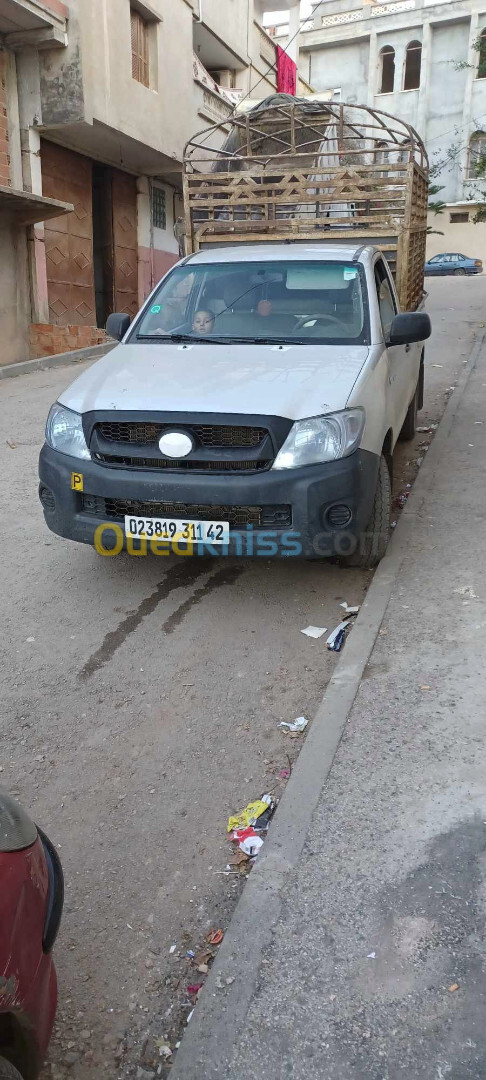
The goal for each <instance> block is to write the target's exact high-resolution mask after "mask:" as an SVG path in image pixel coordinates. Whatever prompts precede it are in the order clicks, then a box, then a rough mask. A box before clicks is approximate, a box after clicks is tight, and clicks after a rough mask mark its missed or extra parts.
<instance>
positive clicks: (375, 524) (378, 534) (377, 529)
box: [342, 454, 392, 569]
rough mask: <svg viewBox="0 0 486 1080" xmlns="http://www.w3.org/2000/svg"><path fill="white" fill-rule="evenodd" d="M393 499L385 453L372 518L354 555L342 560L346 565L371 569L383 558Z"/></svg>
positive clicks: (387, 538) (382, 457) (380, 466)
mask: <svg viewBox="0 0 486 1080" xmlns="http://www.w3.org/2000/svg"><path fill="white" fill-rule="evenodd" d="M391 500H392V492H391V480H390V471H389V468H388V464H387V460H386V458H385V455H384V454H382V455H381V457H380V464H379V466H378V478H377V481H376V491H375V497H374V500H373V509H372V511H371V516H370V520H369V522H368V525H367V527H366V529H365V532H364V534H363V536H362V537H361V542H360V544H359V547H358V548H357V549H356V551H355V552H354V553H353V555H349V556H348V558H346V559H343V560H342V562H343V563H344V565H345V566H360V567H363V568H364V569H369V568H371V567H373V566H376V565H377V564H378V563H379V562H380V559H382V558H383V556H384V554H385V551H386V549H387V544H388V540H389V536H390V514H391Z"/></svg>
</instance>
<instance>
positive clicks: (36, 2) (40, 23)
mask: <svg viewBox="0 0 486 1080" xmlns="http://www.w3.org/2000/svg"><path fill="white" fill-rule="evenodd" d="M68 14H69V13H68V9H67V7H66V5H65V4H63V3H62V0H42V2H41V0H0V36H1V37H2V39H3V42H2V43H3V44H4V45H5V46H6V47H7V48H8V49H12V50H14V51H15V50H18V49H25V48H34V49H52V48H56V46H58V47H64V46H65V45H67V34H66V27H67V19H68Z"/></svg>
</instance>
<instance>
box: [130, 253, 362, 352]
mask: <svg viewBox="0 0 486 1080" xmlns="http://www.w3.org/2000/svg"><path fill="white" fill-rule="evenodd" d="M363 289H364V279H363V278H362V271H361V268H360V267H358V266H357V265H356V263H352V262H317V261H313V260H312V261H311V260H309V261H308V262H306V261H301V260H296V261H290V260H289V262H284V261H276V262H268V261H265V262H261V263H260V262H247V263H234V262H230V263H212V264H211V263H207V264H197V265H191V264H190V263H188V264H187V265H186V266H180V267H177V269H176V270H174V271H173V272H172V273H171V274H169V276H168V277H167V278H166V279H165V281H163V282H162V284H161V286H160V288H159V290H158V292H157V293H155V294H154V295H153V297H152V299H151V301H150V304H149V306H148V307H147V308H146V310H145V312H144V314H143V315H142V318H141V319H140V320H139V321H138V322H137V324H136V326H135V328H134V330H133V332H132V334H131V336H130V339H129V340H130V341H149V342H150V341H151V340H152V339H154V340H160V338H169V339H170V338H175V339H180V338H182V339H183V340H186V339H189V340H195V341H205V340H206V339H207V340H208V341H213V342H214V343H215V344H217V343H225V342H229V341H242V342H245V341H248V342H267V343H273V342H275V343H278V342H294V343H296V344H297V343H304V344H306V343H309V344H311V343H314V344H316V343H317V342H323V343H331V344H343V345H345V344H354V345H358V344H367V343H368V321H367V318H366V303H365V300H364V297H363Z"/></svg>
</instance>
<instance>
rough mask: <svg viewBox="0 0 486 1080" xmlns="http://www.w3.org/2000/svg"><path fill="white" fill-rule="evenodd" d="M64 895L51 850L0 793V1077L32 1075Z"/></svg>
mask: <svg viewBox="0 0 486 1080" xmlns="http://www.w3.org/2000/svg"><path fill="white" fill-rule="evenodd" d="M63 899H64V882H63V875H62V869H61V864H60V861H59V857H58V855H57V852H56V850H55V848H54V847H53V846H52V844H51V842H50V841H49V840H48V839H47V837H46V836H44V833H42V832H41V830H40V829H37V828H36V826H35V825H34V823H33V821H31V819H30V818H29V816H28V815H27V814H26V813H25V811H24V810H23V809H22V807H20V806H19V805H18V803H16V802H14V800H13V799H11V798H9V796H8V795H6V793H5V792H3V791H2V790H0V1080H36V1077H37V1076H38V1075H39V1072H40V1070H41V1067H42V1064H43V1061H44V1058H45V1054H46V1050H47V1046H48V1043H49V1039H50V1035H51V1031H52V1025H53V1023H54V1016H55V1013H56V1004H57V980H56V971H55V967H54V961H53V959H52V951H51V950H52V947H53V945H54V942H55V940H56V936H57V932H58V929H59V923H60V921H61V913H62V906H63Z"/></svg>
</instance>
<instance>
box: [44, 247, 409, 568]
mask: <svg viewBox="0 0 486 1080" xmlns="http://www.w3.org/2000/svg"><path fill="white" fill-rule="evenodd" d="M107 329H108V331H109V332H110V333H111V334H112V335H113V336H115V337H117V338H118V339H119V344H118V346H117V347H116V348H115V349H114V350H113V351H112V352H110V353H109V354H108V355H106V356H105V357H104V358H103V359H102V360H99V361H98V362H97V363H95V364H94V365H93V366H92V367H91V368H89V370H87V371H85V372H84V373H83V374H82V375H81V376H80V378H78V379H77V380H76V381H75V382H74V383H73V384H72V386H70V387H69V388H68V389H67V390H66V391H65V392H64V393H63V394H62V395H61V397H60V399H59V401H58V402H56V403H55V405H54V406H53V408H52V409H51V413H50V416H49V419H48V422H47V429H46V442H45V445H44V447H43V449H42V451H41V456H40V489H39V492H40V499H41V502H42V505H43V509H44V514H45V519H46V523H47V525H48V526H49V528H50V529H51V530H52V531H53V532H55V533H57V534H58V535H60V536H64V537H68V538H70V539H72V540H77V541H79V542H82V543H88V544H95V546H96V547H97V548H98V550H101V551H102V552H103V553H106V554H113V553H116V552H117V551H119V550H121V549H122V548H126V547H128V550H134V547H135V548H140V546H141V547H142V548H143V547H144V545H145V550H150V551H152V552H153V554H156V555H166V554H168V553H169V551H173V550H176V551H178V552H179V553H181V554H182V553H184V552H185V551H187V550H189V551H190V552H192V553H194V554H213V555H221V554H235V555H244V556H246V555H251V556H258V555H260V556H264V557H268V556H274V555H276V556H304V557H307V558H323V557H331V556H337V557H339V558H340V559H342V560H344V561H346V562H348V563H351V564H355V565H367V566H372V565H375V564H376V562H378V561H379V559H380V558H381V557H382V555H383V553H384V551H385V549H386V544H387V540H388V535H389V522H390V509H391V462H392V455H393V449H394V446H395V444H396V441H397V439H398V438H400V436H402V437H406V438H411V437H412V436H413V434H414V431H415V419H416V414H417V409H418V408H419V407H420V405H421V397H422V386H423V343H424V341H425V340H426V338H427V337H428V336H429V335H430V321H429V319H428V316H427V315H426V314H425V313H424V312H422V311H408V312H401V311H400V304H399V300H398V296H397V291H396V288H395V283H394V279H393V275H392V273H391V271H390V269H389V266H388V264H387V261H386V259H385V257H384V254H383V253H382V252H381V251H380V250H379V249H378V248H377V247H375V246H373V245H366V244H363V243H359V244H358V243H356V242H352V241H351V242H350V241H347V242H344V239H343V240H342V241H340V242H337V241H333V242H332V243H331V242H323V243H319V242H318V241H317V240H312V241H308V242H306V241H302V242H300V243H294V244H288V243H276V242H273V243H269V244H261V243H255V244H251V243H249V244H245V245H241V244H234V245H233V246H225V245H219V246H217V247H214V248H211V247H209V248H205V249H203V250H198V251H196V252H194V253H192V254H189V255H188V256H187V257H186V258H184V259H182V260H181V262H179V263H178V264H177V266H175V267H174V268H173V269H172V270H171V271H170V272H169V273H168V274H167V275H166V276H165V278H164V279H163V280H162V282H161V283H160V284H159V285H158V286H157V287H156V289H155V290H154V291H153V293H152V295H151V296H150V297H149V298H148V300H147V302H146V303H145V305H144V306H143V308H142V310H141V311H140V313H139V315H138V316H137V317H136V318H135V320H134V322H133V323H132V324H131V325H130V320H129V317H128V316H123V315H113V316H111V317H110V320H109V323H108V327H107Z"/></svg>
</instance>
